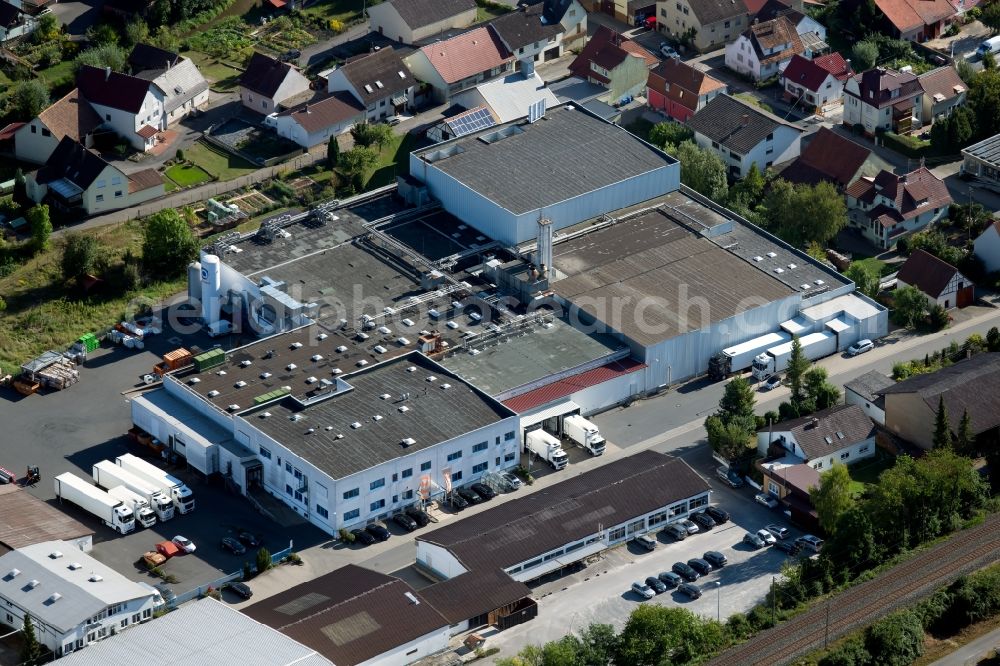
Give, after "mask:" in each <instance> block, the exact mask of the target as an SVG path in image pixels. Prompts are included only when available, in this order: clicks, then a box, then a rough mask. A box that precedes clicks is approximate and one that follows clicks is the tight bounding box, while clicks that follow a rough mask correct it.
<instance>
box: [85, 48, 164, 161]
mask: <svg viewBox="0 0 1000 666" xmlns="http://www.w3.org/2000/svg"><path fill="white" fill-rule="evenodd" d="M76 87H77V88H78V89H79V90H80V96H81V97H82V98H83V99H85V100H87V103H89V104H90V106H91V107H92V108H93V109H94V111H95V112H97V115H98V116H100V118H101V120H102V125H103V126H105V127H107V128H109V129H110V130H111V131H113V132H114V133H115V134H117V135H118V136H119V137H121V138H122V139H124V140H125V141H126V142H128V144H129V145H131V146H132V147H133V148H135V149H136V150H139V151H142V152H145V151H147V150H149V149H150V148H152V147H153V146H155V145H156V136H157V134H158V133H159V131H160V130H162V129H166V127H167V116H166V113H165V112H164V107H163V102H164V99H165V98H166V93H164V91H163V90H162V89H161V88H160V87H159V86H157V85H156V84H155V83H151V82H150V81H146V80H144V79H140V78H138V77H136V76H129V75H128V74H122V73H120V72H113V71H111V68H110V67H105V68H104V69H101V68H99V67H91V66H90V65H84V66H83V67H81V68H80V70H79V72H77V75H76Z"/></svg>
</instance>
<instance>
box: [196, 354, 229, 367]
mask: <svg viewBox="0 0 1000 666" xmlns="http://www.w3.org/2000/svg"><path fill="white" fill-rule="evenodd" d="M225 362H226V352H224V351H222V350H221V349H213V350H211V351H207V352H205V353H204V354H198V355H197V356H195V357H194V367H195V369H196V370H197V371H198V372H202V371H204V370H208V369H209V368H214V367H216V366H218V365H222V364H223V363H225Z"/></svg>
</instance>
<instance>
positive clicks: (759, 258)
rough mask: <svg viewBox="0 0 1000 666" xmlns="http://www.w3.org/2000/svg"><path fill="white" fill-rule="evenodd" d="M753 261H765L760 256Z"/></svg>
mask: <svg viewBox="0 0 1000 666" xmlns="http://www.w3.org/2000/svg"><path fill="white" fill-rule="evenodd" d="M753 260H754V261H764V257H761V256H760V255H758V256H756V257H754V258H753Z"/></svg>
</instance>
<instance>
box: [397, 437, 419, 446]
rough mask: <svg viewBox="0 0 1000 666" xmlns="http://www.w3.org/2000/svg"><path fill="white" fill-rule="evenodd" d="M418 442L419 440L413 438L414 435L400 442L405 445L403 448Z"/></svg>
mask: <svg viewBox="0 0 1000 666" xmlns="http://www.w3.org/2000/svg"><path fill="white" fill-rule="evenodd" d="M416 443H417V440H415V439H413V438H412V437H407V438H406V439H404V440H403V441H401V442H400V444H401V445H402V446H403V448H406V447H408V446H413V445H414V444H416Z"/></svg>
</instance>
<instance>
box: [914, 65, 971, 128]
mask: <svg viewBox="0 0 1000 666" xmlns="http://www.w3.org/2000/svg"><path fill="white" fill-rule="evenodd" d="M917 78H918V80H919V81H920V87H921V88H923V90H924V94H923V98H922V103H921V107H920V120H921V121H922V122H924V123H929V122H932V121H935V120H941V119H943V118H947V117H948V116H950V115H951V112H952V111H954V110H955V109H956V108H958V107H960V106H962V105H963V104H965V95H966V92H967V91H968V89H969V87H968V86H967V85H965V81H963V80H962V77H960V76H959V75H958V70H956V69H955V67H954V66H952V65H945V66H944V67H938V68H937V69H932V70H931V71H929V72H926V73H924V74H921V75H920V76H919V77H917Z"/></svg>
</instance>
